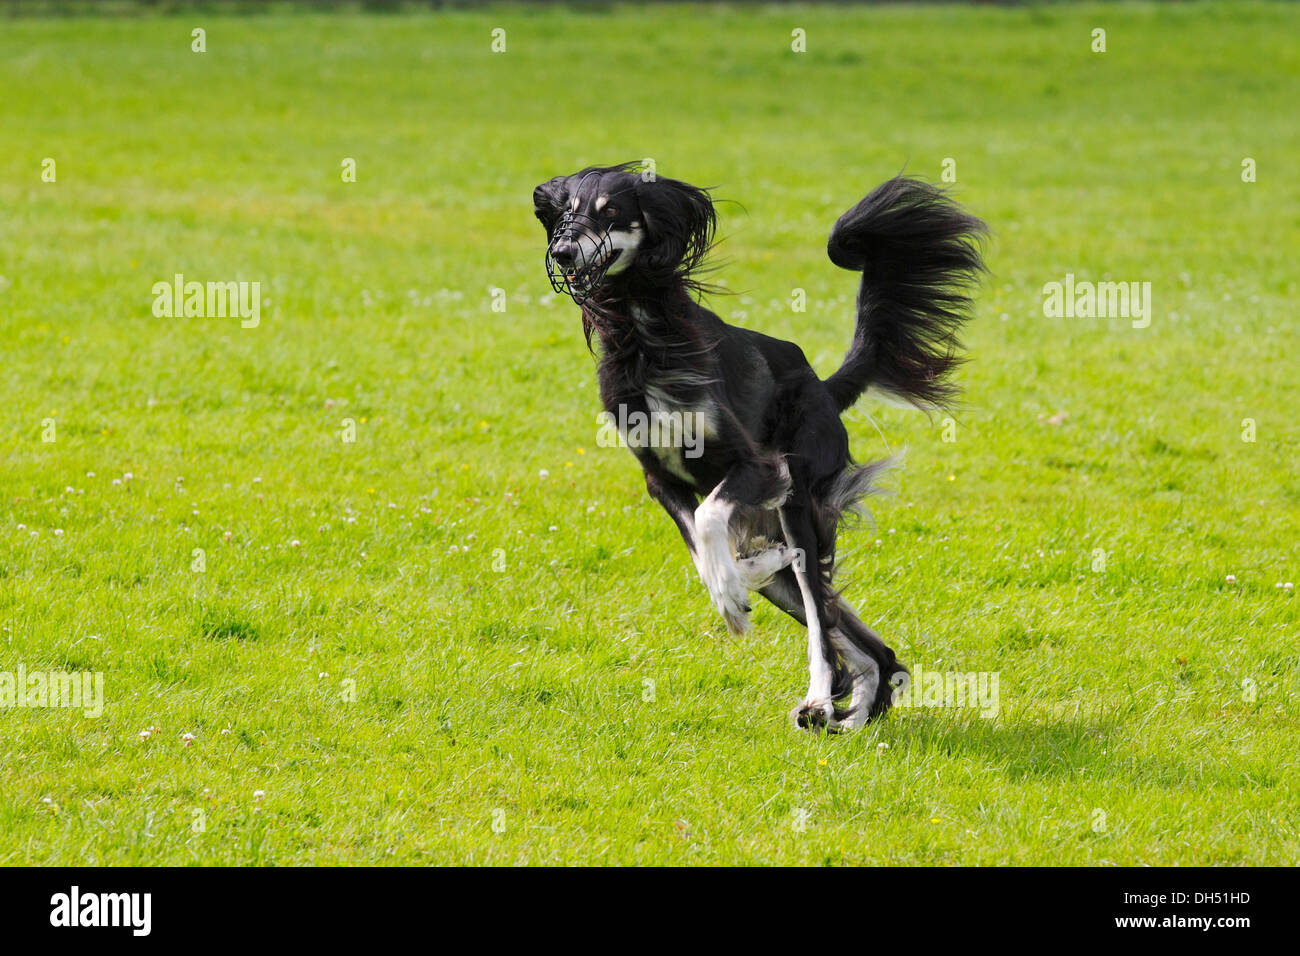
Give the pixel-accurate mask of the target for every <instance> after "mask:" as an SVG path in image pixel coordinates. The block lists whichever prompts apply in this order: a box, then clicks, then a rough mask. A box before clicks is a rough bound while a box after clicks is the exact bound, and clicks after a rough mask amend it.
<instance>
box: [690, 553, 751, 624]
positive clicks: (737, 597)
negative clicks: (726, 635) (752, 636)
mask: <svg viewBox="0 0 1300 956" xmlns="http://www.w3.org/2000/svg"><path fill="white" fill-rule="evenodd" d="M701 572H702V573H701V576H702V577H703V578H704V586H705V587H706V588H708V590H709V598H710V599H711V600H712V601H713V606H714V607H716V608H717V609H718V613H719V614H721V615H722V617H723V619H724V620H725V621H726V622H727V628H728V629H729V630H730V631H731V632H732V633H733V634H743V633H745V629H746V628H747V627H749V611H750V607H749V589H748V588H746V587H745V583H744V581H742V580H741V575H740V573H739V570H738V569H737V567H736V565H735V563H734V562H731V561H727V562H722V561H713V562H710V563H709V564H707V565H706V566H705V567H704V568H703V569H701Z"/></svg>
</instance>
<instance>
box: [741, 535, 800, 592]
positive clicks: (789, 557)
mask: <svg viewBox="0 0 1300 956" xmlns="http://www.w3.org/2000/svg"><path fill="white" fill-rule="evenodd" d="M794 556H795V552H794V550H793V549H791V548H787V547H786V546H785V545H783V544H779V545H776V546H775V547H772V548H768V549H767V550H765V551H760V552H758V553H757V554H752V555H750V556H749V557H747V558H741V559H739V560H738V561H737V562H736V569H737V570H738V571H739V572H740V580H741V582H742V583H743V584H744V586H745V588H746V590H749V591H758V590H761V589H762V588H765V587H767V586H768V585H769V584H771V583H772V578H774V577H775V576H776V573H777V572H778V571H780V570H781V569H782V568H784V567H788V566H789V565H790V564H791V562H793V561H794Z"/></svg>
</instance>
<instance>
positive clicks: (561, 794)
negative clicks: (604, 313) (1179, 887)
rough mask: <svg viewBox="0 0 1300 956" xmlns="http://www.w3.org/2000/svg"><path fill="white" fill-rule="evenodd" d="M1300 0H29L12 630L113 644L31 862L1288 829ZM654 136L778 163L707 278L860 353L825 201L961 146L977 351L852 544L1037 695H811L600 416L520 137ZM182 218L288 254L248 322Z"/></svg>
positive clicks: (695, 854) (896, 638)
mask: <svg viewBox="0 0 1300 956" xmlns="http://www.w3.org/2000/svg"><path fill="white" fill-rule="evenodd" d="M194 27H203V28H204V29H205V30H206V52H205V53H202V54H199V53H195V52H192V51H191V30H192V29H193V28H194ZM498 27H500V28H504V29H505V30H506V38H507V41H506V42H507V46H506V51H505V52H504V53H493V52H492V51H491V49H490V45H491V42H492V37H491V31H492V30H493V29H494V28H498ZM1098 27H1100V28H1104V29H1105V30H1106V43H1107V50H1106V52H1105V53H1094V52H1092V50H1091V49H1090V47H1091V45H1092V42H1093V41H1092V39H1091V32H1092V30H1093V29H1095V28H1098ZM796 28H799V29H802V30H805V31H806V38H807V41H806V42H807V52H805V53H795V52H793V51H792V50H791V42H792V39H791V37H792V30H794V29H796ZM1297 29H1300V10H1297V9H1296V8H1294V7H1292V8H1287V7H1285V6H1273V5H1251V4H1228V3H1223V4H1207V5H1191V6H1178V7H1153V6H1143V5H1122V6H1068V7H1051V8H1041V9H1039V8H1029V9H1012V10H990V9H968V8H880V9H856V10H848V9H836V8H819V7H797V8H760V9H744V8H736V9H711V10H694V9H687V8H667V9H662V8H659V9H649V10H641V9H635V8H615V9H612V10H608V11H604V12H590V13H583V14H578V13H574V12H564V11H559V10H530V9H525V8H511V7H501V8H495V9H489V10H484V11H473V12H467V13H455V14H448V15H440V16H439V15H420V16H414V15H412V16H407V15H402V16H382V15H374V16H366V15H359V14H341V15H337V16H332V15H296V14H292V13H289V14H285V15H276V16H269V17H249V18H239V17H223V16H218V15H213V14H201V13H195V14H187V15H178V16H175V17H163V18H142V19H136V18H126V19H116V20H108V19H75V18H74V19H54V20H42V19H16V20H4V21H0V88H2V89H3V90H4V95H3V96H2V97H0V130H2V131H3V133H0V138H2V142H3V149H0V336H2V341H3V343H4V344H3V352H2V353H0V354H3V358H4V360H3V363H2V364H0V390H2V391H3V395H4V403H3V409H0V458H2V460H3V472H2V473H0V474H2V476H3V477H2V479H0V480H2V481H3V486H2V488H0V491H2V492H3V496H2V501H0V627H2V628H3V630H0V671H10V672H14V671H16V670H17V668H18V667H19V666H20V665H21V666H22V667H24V668H25V670H26V671H27V672H29V673H30V672H35V671H58V670H66V671H87V672H102V674H103V676H104V708H103V713H102V715H101V716H99V717H97V718H93V717H88V716H86V715H85V714H84V713H83V712H81V711H73V710H70V709H63V708H46V709H34V708H20V707H8V708H5V709H0V833H3V834H4V840H3V841H0V863H5V864H24V863H60V864H82V863H106V864H142V863H169V864H176V863H202V864H245V863H257V864H298V863H317V864H338V863H386V862H395V863H475V864H477V863H490V864H498V863H499V864H512V863H656V864H658V863H816V864H820V863H906V864H921V863H923V864H931V863H944V864H946V863H980V864H998V863H1018V864H1094V865H1098V864H1125V865H1129V864H1142V863H1151V864H1173V863H1177V864H1193V863H1226V864H1241V863H1246V864H1266V863H1267V864H1294V863H1296V862H1297V859H1298V857H1300V834H1298V831H1297V826H1298V823H1300V811H1298V810H1297V807H1298V806H1300V799H1298V798H1300V794H1297V786H1298V785H1300V769H1298V767H1297V744H1296V741H1297V736H1298V735H1300V716H1298V715H1297V707H1296V693H1297V689H1298V685H1300V615H1298V614H1297V600H1300V597H1298V596H1297V595H1296V593H1295V592H1294V590H1287V589H1286V588H1283V587H1279V586H1278V585H1280V584H1282V583H1283V582H1294V581H1297V580H1300V561H1298V560H1297V540H1298V538H1300V472H1298V470H1297V448H1298V447H1300V423H1298V422H1297V412H1296V410H1297V408H1300V376H1297V374H1296V373H1297V360H1296V336H1297V332H1298V331H1300V323H1298V322H1297V319H1296V313H1295V302H1296V296H1297V281H1296V261H1297V258H1298V255H1300V238H1298V230H1297V225H1298V224H1300V185H1298V184H1300V180H1298V179H1297V175H1296V165H1295V157H1296V156H1297V155H1300V127H1298V126H1297V124H1296V123H1295V122H1294V109H1295V103H1296V102H1297V100H1300V51H1298V50H1297V48H1296V46H1295V43H1294V37H1295V35H1296V33H1297ZM642 157H652V158H654V159H655V161H656V163H657V165H658V170H659V172H660V173H662V174H663V175H668V176H675V177H680V178H684V179H687V180H690V181H692V182H697V183H701V184H713V185H717V187H718V190H717V192H718V195H719V196H722V197H724V198H728V199H733V200H735V201H736V202H737V203H739V204H741V205H728V206H724V207H723V210H722V216H723V227H722V232H723V233H724V234H725V237H726V239H725V242H724V243H723V245H722V246H721V247H720V249H719V256H720V257H721V258H723V259H725V260H726V265H725V268H724V269H723V270H722V271H721V272H720V274H719V278H720V279H721V280H722V281H723V282H724V283H725V284H726V285H727V286H728V287H729V288H730V289H731V290H733V292H734V293H735V294H733V295H730V296H722V297H715V298H714V299H713V300H712V304H713V306H714V308H715V309H717V310H718V311H719V313H720V314H721V315H722V316H723V317H724V318H727V319H728V320H729V321H732V322H735V323H738V324H741V325H747V326H750V327H753V328H758V329H761V330H763V331H765V332H768V333H770V334H775V335H779V336H782V337H787V338H792V339H794V340H796V341H798V342H799V343H800V344H801V345H802V346H803V347H804V349H805V351H806V353H807V354H808V356H809V358H810V359H811V360H812V361H813V362H814V365H815V366H816V367H817V368H818V370H819V371H820V372H821V373H822V374H829V372H830V371H832V370H833V369H834V368H835V367H836V365H837V363H838V360H839V358H840V357H841V355H842V354H843V352H844V349H845V348H846V347H847V345H848V342H849V337H850V334H851V330H852V321H853V320H852V297H853V294H854V291H855V279H854V277H853V276H851V275H849V274H848V273H844V272H841V271H839V270H837V269H835V268H834V267H832V266H831V265H830V263H829V262H828V261H827V260H826V258H825V252H824V241H825V236H826V233H827V231H828V229H829V227H830V224H831V223H832V222H833V220H834V218H835V217H836V216H837V215H838V214H839V213H840V212H842V211H843V210H844V209H845V208H847V207H848V206H849V205H850V204H852V203H853V202H854V201H856V200H857V199H858V198H860V197H861V196H862V195H863V194H864V193H865V192H866V191H867V190H868V189H870V188H871V187H872V186H874V185H875V184H876V183H878V182H879V181H881V180H883V179H885V178H887V177H888V176H890V175H892V174H894V173H896V172H897V171H898V170H900V169H902V168H904V167H906V169H907V170H908V171H909V172H911V173H913V174H916V175H920V176H923V177H925V178H929V179H932V180H935V181H938V180H939V179H940V176H941V173H942V171H943V168H944V167H943V164H944V160H945V159H952V160H955V169H956V183H955V185H954V187H953V188H954V192H955V195H956V196H957V197H958V198H959V199H960V200H961V201H962V202H963V203H965V204H967V205H969V206H970V207H971V208H972V209H973V210H974V211H976V212H977V213H978V214H980V215H981V216H983V217H984V218H986V219H987V220H988V221H989V222H990V224H991V225H992V227H993V230H994V233H995V239H994V243H993V245H992V247H991V250H990V265H991V268H992V276H991V278H990V280H989V282H988V284H987V285H986V287H985V288H984V290H983V292H982V293H981V295H980V297H979V305H978V312H977V318H976V321H975V322H974V323H973V325H972V327H971V330H970V333H969V337H968V338H969V344H970V347H971V359H972V361H971V362H970V364H969V365H968V366H967V367H966V368H965V370H964V371H963V372H962V374H961V378H962V382H963V384H964V386H965V404H964V406H963V407H962V408H961V409H960V410H959V411H958V412H957V413H956V414H955V415H954V416H953V418H954V419H955V422H956V425H955V432H954V430H953V426H951V425H948V426H945V423H944V421H943V418H942V416H936V417H935V418H934V419H933V420H928V419H927V418H926V417H925V416H924V415H921V414H919V413H915V412H906V411H902V410H899V409H894V408H890V407H886V406H882V405H873V404H865V403H864V404H863V405H862V406H861V408H860V409H859V410H858V411H857V412H856V413H854V414H852V415H851V416H850V418H849V427H850V432H851V434H852V436H853V444H854V451H855V454H856V455H857V457H859V458H860V459H864V460H865V459H870V458H874V457H881V456H883V455H885V454H887V453H888V452H889V451H891V450H895V451H896V450H898V449H899V448H902V447H904V446H906V447H907V448H908V465H907V467H906V468H905V469H904V470H902V471H900V472H897V473H895V474H894V476H893V478H892V479H891V484H892V486H893V487H894V488H895V489H896V491H897V494H895V495H894V496H892V497H889V498H884V499H878V500H877V503H876V505H875V509H874V510H875V514H876V519H877V525H876V527H875V529H874V530H873V529H872V528H871V527H870V526H867V525H864V526H862V527H861V528H859V529H857V530H855V531H853V532H851V533H849V534H848V536H847V537H846V540H845V548H846V557H845V564H844V569H845V581H846V582H847V585H848V586H847V594H848V597H849V598H850V599H851V600H852V601H853V602H854V603H855V604H856V605H857V606H858V607H859V608H860V609H861V610H862V612H863V614H864V617H865V618H866V619H867V620H868V621H869V622H870V623H872V624H873V625H874V626H875V627H876V628H877V629H878V630H880V631H881V632H882V633H883V634H885V635H886V636H887V637H889V638H890V639H891V641H892V643H893V644H894V646H895V647H896V648H897V649H898V650H899V653H900V656H901V657H902V658H903V659H904V660H905V661H907V662H908V663H909V664H911V665H913V666H914V667H915V666H916V665H920V666H921V667H922V668H923V669H924V670H926V671H934V672H943V671H963V672H965V671H975V672H995V673H997V674H998V675H999V687H1000V709H999V712H998V714H997V716H996V717H993V718H985V717H983V716H981V715H980V714H979V713H978V712H977V711H975V710H972V709H970V708H933V707H932V708H911V709H906V710H903V709H900V710H896V711H895V712H894V713H893V714H892V715H891V717H890V718H889V720H888V721H886V722H884V723H882V724H879V725H873V726H870V727H868V728H867V729H865V730H863V731H861V732H858V733H855V734H852V735H846V736H841V737H831V738H827V737H810V736H807V735H804V734H802V733H800V732H797V731H796V730H794V729H793V728H792V727H791V726H790V724H789V722H788V718H787V711H788V710H789V709H790V707H791V706H793V705H794V704H795V703H796V702H797V700H798V699H799V698H800V697H801V695H802V693H803V691H804V688H805V685H806V678H807V673H806V665H805V662H804V659H803V636H802V631H801V630H799V629H798V628H796V627H795V626H794V625H793V624H792V623H791V622H789V621H788V620H786V619H784V618H783V617H782V616H780V615H779V614H778V613H777V612H775V611H773V610H772V609H770V608H766V607H764V608H762V609H758V610H757V611H756V614H755V622H756V626H755V627H754V628H753V630H752V631H751V632H750V633H749V634H748V635H747V636H745V637H744V638H732V637H729V636H727V634H726V632H725V629H724V628H723V626H722V624H721V620H720V619H719V618H718V617H717V615H716V614H715V613H714V612H713V610H712V608H711V606H710V604H709V602H708V599H707V596H706V595H705V593H704V591H703V588H702V587H701V586H700V584H699V582H698V580H697V579H696V578H695V575H694V571H693V569H692V568H691V566H690V561H689V559H688V557H687V555H686V552H685V549H684V548H683V547H682V546H681V543H680V539H679V538H678V535H677V532H676V531H675V529H674V528H673V525H672V523H671V522H670V521H669V520H668V519H667V518H666V517H665V516H664V515H663V514H662V513H661V512H660V511H659V509H658V507H657V506H656V505H654V504H653V503H652V502H651V501H650V500H649V499H648V498H647V497H646V496H645V494H644V485H643V482H642V479H641V475H640V470H639V468H638V467H637V465H636V463H635V462H634V460H633V459H632V457H631V456H630V455H629V454H628V453H627V452H626V451H624V450H620V449H615V448H605V447H600V446H599V445H598V444H597V442H596V433H597V427H596V413H597V411H598V410H599V405H598V399H597V396H596V390H595V384H594V374H593V361H592V359H591V357H590V356H589V355H588V354H587V353H586V351H585V349H584V345H583V342H582V334H581V330H580V326H579V321H578V316H577V310H576V308H575V307H574V306H573V304H572V303H571V302H568V301H561V300H559V299H558V298H557V297H555V296H554V295H552V294H551V291H550V288H549V285H548V284H547V282H546V277H545V274H544V272H543V269H542V252H543V241H542V240H543V236H542V232H541V229H540V227H539V226H538V225H537V223H536V222H535V221H534V220H533V216H532V209H531V206H530V202H531V191H532V188H533V186H534V185H535V184H537V183H538V182H540V181H542V180H543V179H546V178H549V177H551V176H553V175H556V174H559V173H568V172H571V171H573V170H574V169H576V168H578V167H579V166H581V165H584V164H586V163H591V162H614V161H619V160H624V159H633V158H642ZM46 158H50V159H53V160H55V164H56V165H55V176H56V181H54V182H44V181H42V171H43V160H44V159H46ZM345 158H352V159H355V161H356V170H357V177H356V178H357V181H356V182H355V183H346V182H343V181H342V176H341V163H342V161H343V160H344V159H345ZM1246 158H1251V159H1253V160H1255V162H1256V169H1257V175H1256V181H1255V182H1243V178H1242V172H1243V166H1242V163H1243V160H1244V159H1246ZM742 206H743V208H742ZM176 273H182V274H184V276H185V277H186V279H187V280H190V279H193V280H199V281H207V280H213V281H225V280H248V281H259V282H260V283H261V290H262V297H263V298H262V303H261V321H260V324H259V325H258V326H257V327H256V328H243V327H242V325H241V322H240V321H239V319H238V318H174V319H173V318H158V317H155V316H154V314H153V312H152V311H151V306H152V304H153V300H154V296H153V293H152V291H151V289H152V286H153V284H154V283H155V282H158V281H160V280H161V281H170V280H171V279H172V277H173V275H174V274H176ZM1067 273H1071V274H1074V275H1075V276H1076V277H1077V278H1078V279H1081V280H1082V279H1086V280H1091V281H1101V280H1105V279H1114V280H1125V281H1139V282H1150V283H1151V289H1152V292H1151V296H1152V302H1153V318H1152V321H1151V323H1150V326H1149V327H1147V328H1134V327H1133V324H1132V323H1131V322H1130V321H1129V320H1128V319H1125V318H1073V319H1068V318H1049V317H1045V316H1044V313H1043V294H1042V290H1043V287H1044V285H1045V284H1046V283H1048V282H1052V281H1061V280H1062V279H1063V278H1064V276H1065V275H1066V274H1067ZM795 288H801V289H804V290H805V291H806V294H807V299H808V308H807V311H806V312H803V313H798V312H795V311H793V310H792V308H791V292H792V290H793V289H795ZM494 289H497V290H502V292H501V293H500V294H498V295H497V297H496V298H494V294H493V292H492V290H494ZM501 295H504V300H502V298H501ZM501 301H504V303H505V311H504V312H501V311H494V309H493V304H494V302H498V303H499V302H501ZM345 419H346V420H350V421H351V422H352V423H353V425H352V426H351V427H354V428H355V441H345V440H344V438H345V437H351V434H350V433H349V434H347V435H345V430H347V429H348V428H349V426H348V425H347V424H346V423H345ZM1246 419H1250V420H1251V421H1252V422H1253V423H1254V425H1253V427H1254V430H1255V434H1254V438H1255V440H1254V441H1247V440H1243V434H1244V433H1246V432H1247V431H1248V430H1249V429H1250V428H1251V427H1252V426H1251V425H1249V424H1244V422H1245V420H1246ZM945 428H947V429H948V434H947V435H945ZM945 437H948V438H955V440H952V441H945V440H944V439H945ZM1245 437H1250V436H1249V435H1248V434H1247V435H1246V436H1245ZM48 439H53V440H48ZM128 474H129V476H130V477H126V476H127V475H128ZM196 552H201V553H196ZM1098 552H1101V555H1100V556H1099V555H1098ZM196 568H201V570H196ZM1229 576H1231V579H1230V578H1229ZM184 735H192V738H186V737H185V736H184Z"/></svg>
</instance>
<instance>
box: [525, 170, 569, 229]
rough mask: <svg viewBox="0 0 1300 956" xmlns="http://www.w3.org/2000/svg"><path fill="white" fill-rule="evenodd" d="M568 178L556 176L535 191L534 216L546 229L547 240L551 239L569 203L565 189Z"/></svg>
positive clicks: (567, 192)
mask: <svg viewBox="0 0 1300 956" xmlns="http://www.w3.org/2000/svg"><path fill="white" fill-rule="evenodd" d="M567 179H568V177H567V176H556V177H555V178H554V179H551V180H548V181H546V182H544V183H542V184H541V185H540V186H538V187H537V188H536V189H534V190H533V215H535V216H536V217H537V218H538V219H540V220H541V223H542V225H543V226H545V227H546V238H547V239H550V238H551V234H552V233H553V232H555V227H556V225H557V224H558V223H559V221H560V216H561V215H562V214H563V212H564V204H565V203H566V202H568V199H569V191H568V189H566V188H565V185H564V184H565V181H566V180H567Z"/></svg>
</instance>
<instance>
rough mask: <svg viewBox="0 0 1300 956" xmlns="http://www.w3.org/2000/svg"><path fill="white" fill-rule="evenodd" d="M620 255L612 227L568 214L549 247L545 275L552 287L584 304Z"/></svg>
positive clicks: (589, 218) (552, 237) (556, 230)
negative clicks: (610, 234) (613, 237)
mask: <svg viewBox="0 0 1300 956" xmlns="http://www.w3.org/2000/svg"><path fill="white" fill-rule="evenodd" d="M618 256H619V250H617V249H615V248H614V241H613V240H612V239H611V238H610V236H609V227H608V226H606V225H604V224H603V223H600V222H597V221H596V220H595V219H592V218H591V217H590V216H584V215H582V214H580V213H574V212H568V213H565V214H564V218H563V219H561V220H560V224H559V225H558V226H556V227H555V233H554V235H552V236H551V241H550V244H549V245H548V246H547V247H546V274H547V275H548V276H550V279H551V288H552V289H554V290H555V291H556V292H563V293H566V294H567V295H571V296H573V301H574V302H576V303H578V304H579V305H582V303H583V302H585V301H587V299H588V297H589V296H590V295H591V293H592V292H593V291H594V290H595V288H596V287H597V286H598V285H600V280H601V279H603V278H605V274H606V273H607V272H609V267H610V266H612V265H613V264H614V260H615V259H617V258H618Z"/></svg>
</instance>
